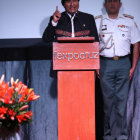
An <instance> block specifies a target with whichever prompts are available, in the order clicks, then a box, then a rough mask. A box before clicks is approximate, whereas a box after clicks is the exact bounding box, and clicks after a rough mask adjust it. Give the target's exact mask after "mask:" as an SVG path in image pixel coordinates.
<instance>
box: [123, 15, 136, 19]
mask: <svg viewBox="0 0 140 140" xmlns="http://www.w3.org/2000/svg"><path fill="white" fill-rule="evenodd" d="M123 16H124V17H127V18H131V19H134V17H133V16H131V15H127V14H123Z"/></svg>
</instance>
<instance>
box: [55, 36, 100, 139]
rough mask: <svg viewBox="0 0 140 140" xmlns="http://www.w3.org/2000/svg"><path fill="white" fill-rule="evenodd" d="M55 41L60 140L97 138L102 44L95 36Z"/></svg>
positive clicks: (64, 38) (63, 38)
mask: <svg viewBox="0 0 140 140" xmlns="http://www.w3.org/2000/svg"><path fill="white" fill-rule="evenodd" d="M57 41H58V42H55V43H53V70H57V82H58V140H95V139H96V138H95V72H94V69H99V43H98V42H94V37H74V38H72V37H59V38H58V40H57Z"/></svg>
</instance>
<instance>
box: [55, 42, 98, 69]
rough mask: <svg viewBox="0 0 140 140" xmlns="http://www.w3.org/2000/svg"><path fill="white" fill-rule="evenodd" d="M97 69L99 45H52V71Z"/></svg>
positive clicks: (96, 43) (95, 43)
mask: <svg viewBox="0 0 140 140" xmlns="http://www.w3.org/2000/svg"><path fill="white" fill-rule="evenodd" d="M91 69H99V43H98V42H94V43H53V70H91Z"/></svg>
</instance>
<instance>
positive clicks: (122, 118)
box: [100, 57, 130, 140]
mask: <svg viewBox="0 0 140 140" xmlns="http://www.w3.org/2000/svg"><path fill="white" fill-rule="evenodd" d="M129 70H130V59H129V57H124V58H120V59H119V60H113V59H111V58H101V60H100V84H101V89H102V93H103V101H104V140H127V126H126V102H127V96H128V90H129Z"/></svg>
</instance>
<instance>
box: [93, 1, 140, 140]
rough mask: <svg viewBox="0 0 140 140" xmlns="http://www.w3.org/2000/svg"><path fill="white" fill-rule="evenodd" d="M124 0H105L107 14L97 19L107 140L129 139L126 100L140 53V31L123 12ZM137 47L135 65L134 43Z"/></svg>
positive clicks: (105, 137) (135, 49)
mask: <svg viewBox="0 0 140 140" xmlns="http://www.w3.org/2000/svg"><path fill="white" fill-rule="evenodd" d="M121 6H122V3H121V1H120V0H105V2H104V7H105V9H106V12H107V14H106V15H101V16H97V17H96V18H95V21H96V25H97V29H98V34H99V39H100V70H97V75H98V77H99V78H100V85H101V89H102V94H103V101H104V137H103V138H104V140H127V139H128V136H127V125H126V102H127V96H128V90H129V81H130V79H131V78H132V76H133V73H134V70H135V67H136V64H137V61H138V57H139V53H138V42H139V41H140V32H139V30H138V27H137V25H136V23H135V22H134V17H132V16H130V15H126V14H121V13H120V12H119V11H120V8H121ZM131 44H132V46H133V60H132V66H131V63H130V58H129V54H130V46H131Z"/></svg>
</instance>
